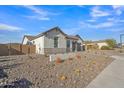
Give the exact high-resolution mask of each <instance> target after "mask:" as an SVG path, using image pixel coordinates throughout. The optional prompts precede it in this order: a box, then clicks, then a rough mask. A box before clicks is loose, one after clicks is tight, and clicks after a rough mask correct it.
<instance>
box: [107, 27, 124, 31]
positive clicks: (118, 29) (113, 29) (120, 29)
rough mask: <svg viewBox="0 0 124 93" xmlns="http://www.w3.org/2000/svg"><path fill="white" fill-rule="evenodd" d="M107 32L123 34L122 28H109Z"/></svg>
mask: <svg viewBox="0 0 124 93" xmlns="http://www.w3.org/2000/svg"><path fill="white" fill-rule="evenodd" d="M108 31H111V32H124V28H111V29H108Z"/></svg>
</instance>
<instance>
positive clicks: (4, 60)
mask: <svg viewBox="0 0 124 93" xmlns="http://www.w3.org/2000/svg"><path fill="white" fill-rule="evenodd" d="M13 60H16V59H3V60H0V62H6V61H13Z"/></svg>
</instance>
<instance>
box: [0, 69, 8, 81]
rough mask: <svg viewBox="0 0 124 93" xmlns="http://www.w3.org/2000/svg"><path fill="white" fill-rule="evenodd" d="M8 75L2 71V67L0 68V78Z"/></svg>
mask: <svg viewBox="0 0 124 93" xmlns="http://www.w3.org/2000/svg"><path fill="white" fill-rule="evenodd" d="M5 77H8V75H7V73H6V72H4V70H3V69H2V68H0V79H2V78H5Z"/></svg>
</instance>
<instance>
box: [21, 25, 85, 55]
mask: <svg viewBox="0 0 124 93" xmlns="http://www.w3.org/2000/svg"><path fill="white" fill-rule="evenodd" d="M22 44H28V45H32V44H33V45H36V53H38V54H56V53H67V52H76V51H83V46H82V45H83V39H82V38H81V37H80V36H79V35H75V36H71V35H67V34H65V33H64V32H63V31H62V30H61V29H60V28H59V27H54V28H52V29H50V30H48V31H45V32H43V33H41V34H39V35H36V36H28V35H25V36H24V37H23V40H22Z"/></svg>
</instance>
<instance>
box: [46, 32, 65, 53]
mask: <svg viewBox="0 0 124 93" xmlns="http://www.w3.org/2000/svg"><path fill="white" fill-rule="evenodd" d="M54 37H58V48H54ZM44 42H45V43H44V53H46V54H47V53H50V54H51V53H64V52H66V39H65V36H64V35H63V34H62V33H60V32H59V31H56V30H53V31H51V32H49V33H47V34H46V35H45V36H44Z"/></svg>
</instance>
